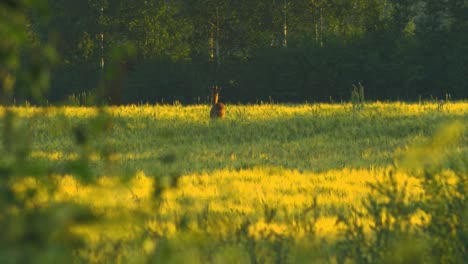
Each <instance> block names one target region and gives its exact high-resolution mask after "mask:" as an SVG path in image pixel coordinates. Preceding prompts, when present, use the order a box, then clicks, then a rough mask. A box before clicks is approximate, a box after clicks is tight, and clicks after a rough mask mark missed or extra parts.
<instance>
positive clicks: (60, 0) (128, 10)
mask: <svg viewBox="0 0 468 264" xmlns="http://www.w3.org/2000/svg"><path fill="white" fill-rule="evenodd" d="M48 5H49V15H48V17H47V19H43V18H41V19H38V16H37V15H36V14H34V13H31V14H30V16H29V19H30V26H29V27H28V29H29V31H30V32H29V33H28V35H29V37H30V39H31V41H30V42H31V43H32V45H42V43H46V42H50V41H53V42H54V44H55V45H56V47H57V50H58V53H59V54H60V55H61V57H60V61H59V63H58V64H57V65H56V66H55V68H54V71H53V74H52V76H51V90H50V91H49V93H48V99H49V100H50V101H52V102H53V101H61V100H64V99H65V98H67V97H68V96H69V95H72V94H81V93H83V92H89V93H96V87H101V86H103V87H104V86H105V87H106V89H105V91H102V92H100V93H98V95H99V96H101V97H103V98H105V100H107V101H108V102H109V103H112V104H121V103H137V102H149V103H154V102H160V101H166V102H167V101H169V102H170V101H174V100H178V101H180V102H183V103H197V102H205V101H206V97H207V96H209V87H210V86H211V85H214V84H216V85H219V86H221V87H222V92H221V96H222V100H224V101H227V102H233V103H236V102H243V103H245V102H258V101H266V100H274V101H279V102H304V101H341V100H348V99H349V97H350V91H351V90H352V87H353V85H358V84H359V83H360V84H361V85H362V86H364V87H365V93H366V98H368V99H371V100H418V98H420V97H422V98H429V97H434V98H435V97H439V98H442V97H444V98H445V95H446V94H450V95H451V96H452V98H466V96H467V95H468V78H467V76H468V66H467V65H468V37H467V36H468V1H467V0H445V1H440V0H294V1H292V0H153V1H149V0H148V1H141V0H138V1H137V0H87V1H65V0H49V1H48ZM121 47H126V49H127V50H131V51H132V52H127V53H125V55H124V56H122V55H121V53H119V52H116V50H118V49H119V48H121ZM129 47H131V48H129ZM24 59H25V60H28V56H27V54H25V56H24ZM109 69H111V71H110V72H112V76H113V77H112V78H107V79H106V77H105V75H106V74H108V72H109ZM103 79H104V80H107V81H104V82H103V81H102V80H103ZM103 83H104V84H103ZM16 85H17V86H21V82H18V83H17V84H16ZM15 91H16V95H15V98H17V99H18V100H21V99H27V98H30V96H31V95H30V94H28V92H24V91H27V89H21V87H18V89H16V90H15ZM22 91H23V92H22Z"/></svg>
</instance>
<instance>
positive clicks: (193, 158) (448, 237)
mask: <svg viewBox="0 0 468 264" xmlns="http://www.w3.org/2000/svg"><path fill="white" fill-rule="evenodd" d="M11 109H12V110H11V111H12V112H13V113H15V114H16V115H17V116H18V119H17V121H18V122H25V121H27V120H29V119H31V117H33V116H34V122H31V123H30V124H29V129H30V130H29V131H30V140H31V144H30V146H29V149H30V152H29V153H30V155H28V156H27V157H25V159H26V161H27V162H30V163H35V164H36V163H37V164H41V165H43V166H44V167H47V168H49V169H50V171H53V172H54V173H53V174H51V175H50V176H49V178H48V179H49V180H48V181H43V180H40V178H37V177H36V178H20V179H15V180H13V181H12V182H11V186H12V187H11V189H12V190H14V192H15V193H17V195H24V194H25V193H27V192H28V190H31V189H33V190H34V195H32V196H31V197H28V198H27V199H26V200H27V201H28V203H29V204H30V206H33V207H34V208H47V207H48V206H50V204H52V203H72V204H75V205H78V206H80V207H84V208H88V209H90V211H91V213H92V214H93V215H95V216H97V217H98V218H99V221H97V222H94V223H93V224H86V223H81V224H79V223H77V224H73V227H70V229H69V230H70V231H71V233H72V234H74V235H76V236H77V237H79V238H81V239H83V240H84V241H85V244H84V245H83V247H81V248H78V247H76V248H74V250H73V252H74V259H75V261H76V262H95V263H103V262H112V263H115V262H124V263H140V262H165V263H176V262H177V263H179V262H183V263H206V262H215V263H225V262H229V261H230V262H234V263H239V262H240V263H301V262H318V261H322V262H345V261H352V262H356V263H361V262H364V263H367V262H370V263H375V262H385V261H389V262H392V261H400V262H405V261H411V260H415V261H427V262H431V261H433V262H445V263H454V262H458V261H459V260H462V259H463V258H464V257H466V252H465V251H464V247H463V246H464V245H466V225H465V224H463V223H464V222H466V221H464V219H466V202H465V196H466V195H465V193H466V185H465V183H466V175H467V172H466V170H467V164H466V159H465V158H464V157H466V156H468V155H467V154H468V151H467V150H468V148H467V142H468V141H467V140H466V139H467V134H466V133H467V132H466V131H467V130H466V125H465V124H467V122H466V121H468V120H467V119H468V116H467V113H468V104H467V103H465V102H450V103H448V104H446V105H445V106H444V108H443V109H442V110H441V109H440V108H439V107H438V105H437V103H428V104H405V103H367V104H366V107H365V108H363V109H361V111H354V110H353V105H352V104H340V105H338V104H315V105H275V104H270V105H231V106H228V108H227V115H226V119H225V120H223V121H221V122H218V121H210V119H209V107H208V106H187V107H185V106H182V105H172V106H167V105H157V106H150V105H144V106H126V107H109V108H106V109H105V114H103V113H102V112H100V111H99V110H98V109H95V108H91V107H89V108H84V107H57V108H55V107H49V108H34V107H16V108H11ZM4 120H6V119H4ZM454 122H455V123H454ZM448 124H452V125H448ZM453 124H454V125H453ZM1 125H2V127H5V126H6V123H2V124H1ZM440 127H445V128H446V129H445V130H442V131H440V130H439V129H440ZM438 131H439V132H438ZM77 175H79V176H80V177H78V178H77ZM117 176H124V177H123V178H122V177H117ZM79 179H81V180H79ZM83 179H84V180H85V181H83ZM122 179H124V180H122ZM51 185H53V186H54V190H53V191H48V190H49V189H50V186H51ZM407 245H411V248H412V249H414V250H412V251H409V252H408V251H407V250H406V248H408V247H407ZM72 248H73V247H72ZM445 249H448V251H447V252H445V251H444V250H445ZM392 263H393V262H392Z"/></svg>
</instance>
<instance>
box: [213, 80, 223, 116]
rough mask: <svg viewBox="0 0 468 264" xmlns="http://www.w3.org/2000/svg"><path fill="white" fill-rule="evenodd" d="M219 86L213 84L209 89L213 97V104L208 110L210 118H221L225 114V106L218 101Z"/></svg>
mask: <svg viewBox="0 0 468 264" xmlns="http://www.w3.org/2000/svg"><path fill="white" fill-rule="evenodd" d="M219 91H220V89H219V87H218V86H217V85H215V86H213V88H212V89H211V95H212V97H213V106H212V107H211V111H210V118H223V117H224V115H225V114H226V106H224V104H223V103H220V102H218V99H219Z"/></svg>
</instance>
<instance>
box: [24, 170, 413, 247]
mask: <svg viewBox="0 0 468 264" xmlns="http://www.w3.org/2000/svg"><path fill="white" fill-rule="evenodd" d="M387 173H388V169H374V170H349V169H343V170H331V171H327V172H324V173H313V172H304V173H301V172H298V171H297V170H284V169H280V168H267V167H259V168H253V169H248V170H240V171H232V170H219V171H213V172H210V173H202V174H190V175H183V177H182V178H181V179H180V182H179V184H178V185H177V188H175V189H170V190H168V191H167V192H165V193H164V194H163V197H162V201H161V206H160V207H159V209H158V210H157V211H156V209H155V208H156V207H155V201H154V200H155V197H154V195H153V192H154V189H153V188H154V186H155V184H158V183H155V182H154V177H151V176H147V175H145V174H143V173H141V172H140V173H137V175H136V176H135V177H133V178H132V179H131V180H130V181H128V182H122V181H120V180H119V179H117V178H115V177H101V178H100V179H99V180H98V181H97V183H96V184H94V185H85V184H82V183H80V182H79V181H77V180H75V179H74V178H73V177H71V176H64V177H56V178H55V180H54V181H55V182H56V184H57V190H56V192H55V193H54V194H53V196H50V197H47V194H46V193H45V192H44V193H42V194H40V195H38V196H37V197H38V200H37V201H33V203H36V204H40V203H46V202H52V201H53V202H74V203H77V204H80V205H85V206H89V207H90V208H92V210H93V211H95V212H96V213H97V214H103V215H104V216H105V217H106V218H108V219H110V220H111V222H110V223H109V222H108V223H107V225H110V226H112V228H111V230H109V228H108V227H103V226H101V225H99V226H96V227H95V228H92V227H87V228H79V229H78V230H79V232H82V233H83V234H84V235H85V236H86V237H87V238H88V239H90V240H91V241H99V239H102V237H105V238H107V239H109V238H111V239H115V240H127V239H135V238H136V237H137V236H138V235H140V234H141V232H144V231H145V230H150V231H151V232H155V233H158V234H160V235H165V236H166V235H168V236H174V235H175V234H176V233H177V231H178V230H177V228H178V227H177V224H176V223H177V222H178V221H179V220H180V219H181V218H184V217H186V220H187V221H188V224H189V225H191V228H192V229H194V230H196V231H198V232H207V233H206V234H207V235H210V236H214V237H225V236H230V235H234V232H235V231H236V230H237V228H238V227H239V226H241V225H242V224H243V223H244V222H245V221H246V220H248V221H249V223H250V226H249V230H248V232H249V235H251V236H252V237H258V236H262V235H267V234H268V233H271V232H273V233H275V234H278V235H285V236H288V237H294V238H296V239H300V238H302V236H304V235H306V231H307V230H302V228H303V227H302V226H301V223H299V222H301V221H304V220H303V219H302V217H305V216H306V214H307V213H308V212H309V211H310V210H311V209H313V210H315V211H316V212H318V213H319V216H318V219H316V222H315V223H314V229H315V230H314V232H315V234H316V235H317V236H318V237H322V238H333V237H336V236H337V235H338V232H339V226H337V225H336V220H337V217H336V216H337V215H339V214H344V215H346V214H347V213H349V209H350V208H351V207H355V208H359V206H361V205H362V201H363V199H365V198H366V197H367V195H369V194H370V193H369V187H368V184H369V183H375V182H376V181H379V180H382V179H383V177H385V175H386V174H387ZM396 177H397V179H398V181H399V182H401V183H403V182H407V183H408V186H409V190H410V191H411V192H410V194H411V197H414V199H417V197H418V196H419V195H420V188H419V183H418V181H416V180H415V179H414V178H409V177H408V175H406V174H404V173H397V174H396ZM16 184H17V186H16V188H17V190H18V192H21V191H24V190H26V188H27V187H32V186H36V184H38V182H37V181H36V180H35V179H33V178H28V179H26V180H24V181H23V182H18V183H16ZM39 184H40V183H39ZM43 188H45V186H44V187H43ZM314 199H316V203H314ZM268 209H270V210H274V212H275V215H274V217H273V218H272V219H266V218H267V215H266V214H265V213H266V210H268ZM133 213H136V214H140V215H142V214H145V215H148V216H151V215H153V216H154V218H152V220H149V221H146V222H139V220H138V219H132V218H131V215H132V214H133ZM156 214H157V215H156ZM156 216H157V217H156ZM416 218H417V217H416V216H415V219H416ZM115 219H118V222H117V223H115V225H114V224H113V223H112V221H115ZM305 221H309V220H307V217H306V220H305ZM415 221H417V219H416V220H415ZM302 224H304V223H302ZM205 228H206V229H205ZM129 230H132V232H131V233H129V232H128V231H129ZM265 232H266V233H265Z"/></svg>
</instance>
